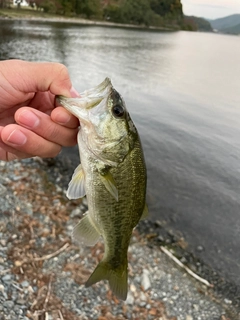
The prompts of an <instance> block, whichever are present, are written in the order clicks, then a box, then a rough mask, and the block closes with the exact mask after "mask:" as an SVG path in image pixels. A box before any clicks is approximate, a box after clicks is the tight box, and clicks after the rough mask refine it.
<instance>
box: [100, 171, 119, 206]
mask: <svg viewBox="0 0 240 320" xmlns="http://www.w3.org/2000/svg"><path fill="white" fill-rule="evenodd" d="M100 178H101V181H102V183H103V184H104V186H105V187H106V189H107V190H108V191H109V192H110V193H111V195H112V196H113V197H114V198H115V199H116V201H118V189H117V186H116V182H115V181H114V179H113V176H112V175H111V173H110V172H107V173H106V174H104V175H101V174H100Z"/></svg>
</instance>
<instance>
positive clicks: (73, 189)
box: [67, 164, 86, 199]
mask: <svg viewBox="0 0 240 320" xmlns="http://www.w3.org/2000/svg"><path fill="white" fill-rule="evenodd" d="M85 194H86V192H85V187H84V172H83V169H82V165H81V164H80V165H79V166H77V168H76V169H75V171H74V173H73V176H72V180H71V181H70V182H69V185H68V190H67V197H68V199H78V198H82V197H84V196H85Z"/></svg>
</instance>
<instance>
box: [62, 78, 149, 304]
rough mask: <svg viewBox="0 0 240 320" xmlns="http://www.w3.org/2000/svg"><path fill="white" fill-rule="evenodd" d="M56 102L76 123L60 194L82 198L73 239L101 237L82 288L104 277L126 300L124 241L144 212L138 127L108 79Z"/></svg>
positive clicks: (91, 242) (143, 173)
mask: <svg viewBox="0 0 240 320" xmlns="http://www.w3.org/2000/svg"><path fill="white" fill-rule="evenodd" d="M57 101H58V103H59V104H60V105H61V106H63V107H64V108H65V109H66V110H68V111H69V112H70V113H72V114H73V115H74V116H76V117H77V118H78V119H79V121H80V127H79V131H78V136H77V140H78V147H79V154H80V164H79V165H78V166H77V168H76V169H75V171H74V173H73V176H72V179H71V181H70V183H69V185H68V190H67V194H66V195H67V197H68V198H69V199H78V198H82V197H84V196H86V198H87V203H88V211H87V212H86V213H85V214H84V216H83V218H82V219H81V220H80V222H79V223H78V224H77V225H76V226H75V227H74V229H73V239H75V240H76V241H78V242H80V243H83V244H85V245H87V246H93V245H94V244H96V243H97V242H98V240H99V238H100V237H102V239H103V241H104V255H103V258H102V260H101V261H100V262H99V264H98V265H97V267H96V268H95V270H94V271H93V273H92V274H91V275H90V277H89V279H88V280H87V282H86V283H85V286H86V287H89V286H91V285H93V284H95V283H97V282H99V281H101V280H108V282H109V286H110V289H111V290H112V292H113V294H114V295H115V296H116V297H117V298H119V299H121V300H126V298H127V292H128V257H127V252H128V247H129V243H130V239H131V236H132V232H133V229H134V228H135V227H136V225H137V224H138V222H139V221H140V219H143V218H145V217H147V216H148V209H147V205H146V185H147V170H146V164H145V160H144V154H143V148H142V145H141V141H140V137H139V134H138V131H137V129H136V126H135V125H134V123H133V121H132V119H131V117H130V115H129V112H128V111H127V108H126V104H125V102H124V100H123V98H122V97H121V95H120V94H119V93H118V92H117V91H116V90H115V89H114V87H113V85H112V83H111V80H110V79H109V78H106V79H105V80H104V81H103V82H102V83H101V84H99V85H98V86H96V87H94V88H92V89H90V90H86V91H84V92H83V93H80V96H79V97H76V98H67V97H64V96H57Z"/></svg>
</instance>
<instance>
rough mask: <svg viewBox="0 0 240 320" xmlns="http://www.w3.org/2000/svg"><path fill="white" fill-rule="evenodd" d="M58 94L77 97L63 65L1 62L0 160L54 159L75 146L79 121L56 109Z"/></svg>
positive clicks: (16, 61) (14, 61)
mask: <svg viewBox="0 0 240 320" xmlns="http://www.w3.org/2000/svg"><path fill="white" fill-rule="evenodd" d="M55 95H64V96H66V97H76V96H77V95H78V94H77V92H76V91H75V89H73V88H72V84H71V80H70V78H69V75H68V71H67V68H66V67H65V66H64V65H62V64H59V63H47V62H46V63H44V62H42V63H36V62H27V61H21V60H6V61H1V62H0V160H5V161H10V160H13V159H23V158H29V157H33V156H39V157H54V156H56V155H57V154H58V153H59V152H60V150H61V147H62V146H73V145H75V144H76V136H77V130H78V129H77V128H78V126H79V122H78V119H77V118H75V117H74V116H73V115H71V114H70V113H68V112H67V111H66V110H65V109H64V108H62V107H57V108H55Z"/></svg>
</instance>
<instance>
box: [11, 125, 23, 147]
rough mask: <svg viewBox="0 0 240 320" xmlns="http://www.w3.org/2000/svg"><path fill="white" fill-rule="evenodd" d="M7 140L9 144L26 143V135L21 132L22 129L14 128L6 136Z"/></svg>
mask: <svg viewBox="0 0 240 320" xmlns="http://www.w3.org/2000/svg"><path fill="white" fill-rule="evenodd" d="M7 141H8V142H9V143H10V144H13V145H17V146H22V145H24V144H25V143H26V141H27V137H26V136H25V134H23V133H22V131H20V130H17V129H15V130H13V132H12V133H11V134H10V135H9V137H8V138H7Z"/></svg>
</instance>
